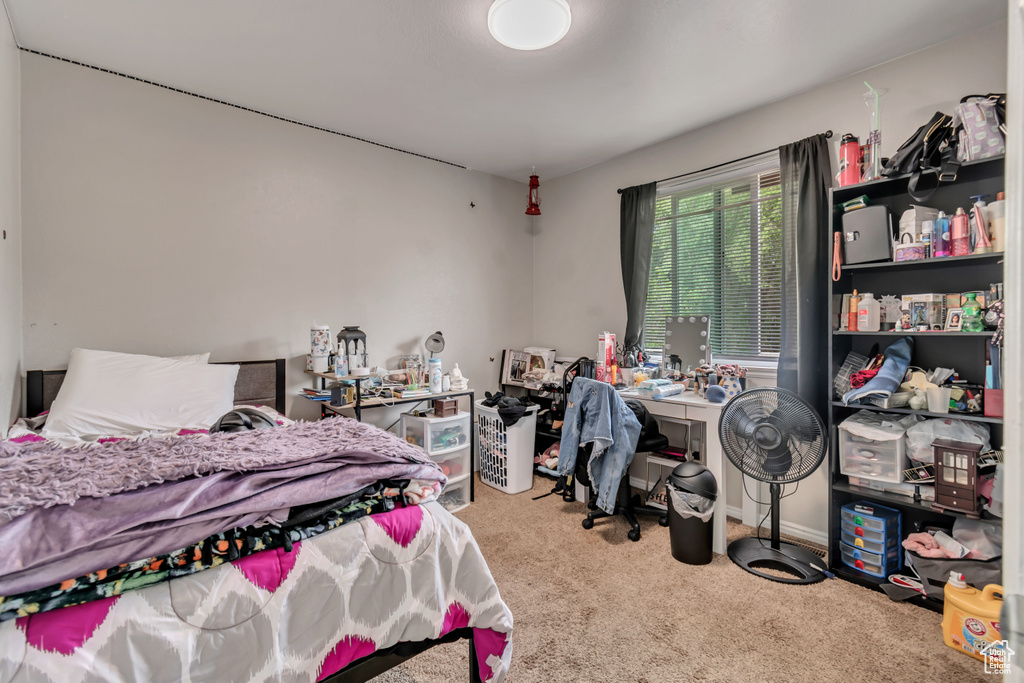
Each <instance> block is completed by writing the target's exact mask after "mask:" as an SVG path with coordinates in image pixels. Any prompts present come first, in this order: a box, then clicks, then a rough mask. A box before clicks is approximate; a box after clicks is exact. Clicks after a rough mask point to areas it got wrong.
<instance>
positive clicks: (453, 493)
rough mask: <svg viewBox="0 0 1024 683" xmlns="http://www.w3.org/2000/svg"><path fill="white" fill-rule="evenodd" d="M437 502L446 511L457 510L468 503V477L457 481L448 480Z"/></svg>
mask: <svg viewBox="0 0 1024 683" xmlns="http://www.w3.org/2000/svg"><path fill="white" fill-rule="evenodd" d="M437 502H439V503H440V504H441V505H442V506H443V507H444V509H445V510H447V511H448V512H458V511H459V510H461V509H462V508H464V507H466V506H467V505H469V477H466V478H464V479H462V480H461V481H457V482H449V483H448V485H447V486H445V487H444V491H442V492H441V495H440V496H438V498H437Z"/></svg>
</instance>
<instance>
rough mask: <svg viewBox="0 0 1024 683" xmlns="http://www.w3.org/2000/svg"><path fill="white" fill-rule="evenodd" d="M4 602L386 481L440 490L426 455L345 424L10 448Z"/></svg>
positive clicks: (2, 526) (1, 576)
mask: <svg viewBox="0 0 1024 683" xmlns="http://www.w3.org/2000/svg"><path fill="white" fill-rule="evenodd" d="M2 448H3V451H2V454H0V505H2V508H0V510H2V513H3V515H4V516H3V517H0V520H2V521H0V548H3V549H4V552H3V553H0V595H13V594H16V593H23V592H25V591H30V590H35V589H37V588H40V587H42V586H46V585H49V584H52V583H57V582H60V581H63V580H64V579H67V578H71V577H75V576H82V575H84V574H87V573H89V572H91V571H96V570H97V569H100V568H103V567H112V566H114V565H116V564H119V563H121V562H127V561H129V560H135V559H141V558H145V557H152V556H155V555H160V554H163V553H167V552H171V551H172V550H176V549H178V548H183V547H185V546H186V545H188V544H190V543H194V542H196V541H198V540H200V539H203V538H206V537H208V536H210V535H211V534H215V533H219V532H222V531H226V530H228V529H233V528H236V527H245V526H249V525H251V524H264V523H273V522H279V521H281V520H284V519H285V518H287V516H288V511H289V509H290V508H291V507H295V506H300V505H309V504H313V503H317V502H321V501H325V500H333V499H335V498H340V497H342V496H347V495H349V494H352V493H355V492H357V491H360V490H362V489H364V488H366V487H367V486H370V485H371V484H374V483H375V482H378V481H381V480H396V479H402V480H404V479H416V480H428V481H436V482H438V484H439V486H438V489H440V486H444V484H445V482H446V477H445V476H444V474H442V472H441V469H440V467H438V466H437V465H436V464H434V463H433V462H431V461H430V459H429V458H427V456H426V455H425V454H424V453H423V451H421V450H419V449H417V448H414V447H413V446H410V445H409V444H407V443H405V442H404V441H402V440H400V439H399V438H398V437H396V436H394V435H392V434H389V433H388V432H385V431H383V430H380V429H378V428H376V427H374V426H372V425H367V424H360V423H359V422H356V421H355V420H350V419H346V418H332V419H329V420H321V421H319V422H296V423H294V424H291V425H286V426H283V427H278V428H275V429H257V430H253V431H249V432H241V433H235V434H213V435H210V436H206V435H192V436H183V437H176V438H173V439H144V440H140V441H131V442H129V441H125V442H120V443H113V444H102V445H94V446H88V447H85V448H59V447H57V446H54V445H52V444H45V443H38V444H29V445H22V446H12V445H9V444H4V445H3V446H2Z"/></svg>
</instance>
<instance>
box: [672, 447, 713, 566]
mask: <svg viewBox="0 0 1024 683" xmlns="http://www.w3.org/2000/svg"><path fill="white" fill-rule="evenodd" d="M666 488H667V489H668V491H667V493H668V532H669V540H670V541H671V544H672V557H674V558H676V559H677V560H679V561H680V562H685V563H686V564H708V563H709V562H711V558H712V553H711V541H712V537H713V529H714V527H713V525H712V523H711V520H712V519H713V517H712V516H711V515H712V514H713V510H714V505H715V500H716V499H717V498H718V482H716V481H715V475H713V474H711V471H710V470H709V469H708V468H707V467H705V466H704V465H702V464H700V463H699V462H684V463H682V464H680V465H678V466H677V467H676V468H675V469H674V470H672V474H671V476H669V478H668V484H667V486H666ZM677 504H678V505H677ZM702 517H706V518H707V520H706V521H705V520H704V519H702Z"/></svg>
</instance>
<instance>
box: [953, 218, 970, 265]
mask: <svg viewBox="0 0 1024 683" xmlns="http://www.w3.org/2000/svg"><path fill="white" fill-rule="evenodd" d="M949 234H950V237H951V238H952V239H951V241H952V244H951V248H950V253H951V254H952V255H953V256H969V255H970V254H971V223H970V220H969V219H968V218H967V214H966V213H965V212H964V210H963V209H962V208H960V207H957V210H956V213H955V214H953V220H951V221H950V227H949Z"/></svg>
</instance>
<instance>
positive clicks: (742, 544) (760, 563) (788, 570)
mask: <svg viewBox="0 0 1024 683" xmlns="http://www.w3.org/2000/svg"><path fill="white" fill-rule="evenodd" d="M727 552H728V554H729V559H730V560H732V561H733V562H735V563H736V564H737V565H739V566H740V567H741V568H742V569H745V570H746V571H748V572H750V573H751V574H754V575H756V576H760V577H762V578H765V579H769V580H771V581H778V582H779V583H797V584H806V583H817V582H819V581H823V580H824V579H825V573H824V572H822V571H820V570H818V569H815V568H814V566H812V565H817V566H818V567H824V566H825V560H823V559H821V558H820V557H818V556H817V555H815V554H814V553H812V552H811V551H810V550H807V549H806V548H801V547H800V546H798V545H795V544H793V543H786V542H785V541H780V542H779V549H778V550H775V549H773V548H772V547H771V542H770V541H769V540H768V539H766V538H765V539H758V538H741V539H739V540H736V541H733V542H732V543H730V544H729V547H728V549H727ZM760 569H770V570H773V571H775V572H782V573H785V574H786V575H787V576H780V575H779V574H774V573H769V572H763V571H759V570H760Z"/></svg>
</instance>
